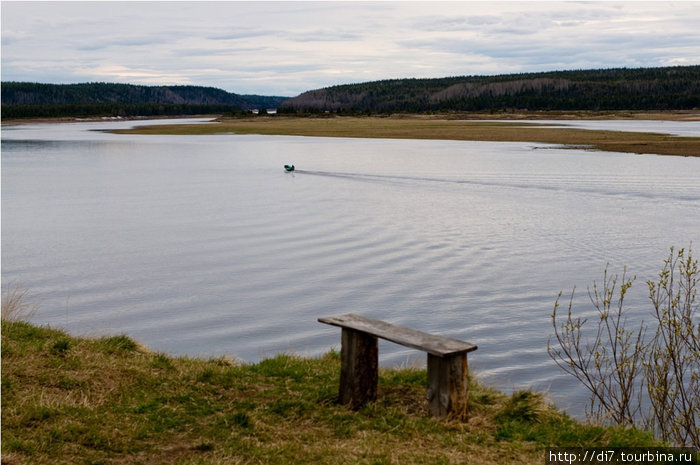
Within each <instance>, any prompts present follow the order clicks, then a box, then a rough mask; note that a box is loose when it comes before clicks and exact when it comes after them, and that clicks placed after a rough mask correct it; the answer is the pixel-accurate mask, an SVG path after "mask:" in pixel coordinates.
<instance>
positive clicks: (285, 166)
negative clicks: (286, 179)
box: [284, 165, 294, 171]
mask: <svg viewBox="0 0 700 465" xmlns="http://www.w3.org/2000/svg"><path fill="white" fill-rule="evenodd" d="M284 169H285V170H287V171H294V165H284Z"/></svg>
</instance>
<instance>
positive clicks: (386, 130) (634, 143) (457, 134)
mask: <svg viewBox="0 0 700 465" xmlns="http://www.w3.org/2000/svg"><path fill="white" fill-rule="evenodd" d="M550 126H551V125H547V126H543V125H541V124H538V123H537V121H536V120H532V121H528V122H525V123H524V122H509V121H504V120H493V121H470V120H456V119H446V118H421V117H372V116H370V117H325V118H323V117H320V118H319V117H316V118H314V117H307V118H302V117H286V116H262V117H252V118H220V119H218V120H217V121H215V122H212V123H198V124H177V123H174V124H167V125H157V126H143V127H137V128H133V129H127V130H116V131H111V132H114V133H119V134H163V135H165V134H170V135H216V134H260V135H286V136H312V137H353V138H389V139H442V140H469V141H490V142H532V143H543V144H556V145H560V146H562V147H565V148H567V147H568V148H578V149H580V148H582V147H585V148H590V149H593V150H601V151H608V152H626V153H645V154H656V155H680V156H700V137H677V136H672V135H669V134H662V133H652V132H628V131H607V130H591V129H574V128H563V127H561V128H555V127H550Z"/></svg>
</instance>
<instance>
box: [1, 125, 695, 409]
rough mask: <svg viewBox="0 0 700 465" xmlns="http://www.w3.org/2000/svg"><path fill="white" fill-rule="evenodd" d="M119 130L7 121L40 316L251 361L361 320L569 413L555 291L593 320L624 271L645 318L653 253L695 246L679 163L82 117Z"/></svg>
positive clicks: (325, 338) (8, 163) (11, 234)
mask: <svg viewBox="0 0 700 465" xmlns="http://www.w3.org/2000/svg"><path fill="white" fill-rule="evenodd" d="M129 124H132V123H82V124H67V125H32V126H28V127H26V128H21V127H19V128H13V129H12V130H10V131H6V130H5V129H4V128H3V142H2V278H3V282H22V283H24V284H25V285H26V286H27V287H28V288H30V289H31V290H32V291H33V292H34V293H36V294H38V295H39V298H40V301H41V307H40V310H39V312H38V313H37V314H36V315H35V317H34V319H35V321H36V322H38V323H46V324H50V325H52V326H55V327H62V328H67V329H68V330H69V331H71V332H73V333H76V334H87V335H94V334H105V333H118V332H124V333H127V334H129V335H131V336H133V337H134V338H135V339H137V340H139V341H142V342H143V343H145V344H146V345H148V346H150V347H152V348H153V349H154V350H158V351H164V352H169V353H172V354H188V355H194V356H197V355H203V356H210V355H221V354H228V355H231V356H235V357H238V358H241V359H244V360H248V361H256V360H259V359H260V358H262V357H264V356H268V355H272V354H275V353H277V352H280V351H286V352H294V353H299V354H303V355H315V354H320V353H322V352H324V351H327V350H328V349H329V348H331V347H339V344H340V331H339V330H337V328H332V327H328V326H326V325H322V324H319V323H317V322H316V319H317V318H318V317H319V316H325V315H335V314H341V313H349V312H353V313H361V314H364V315H367V316H370V317H373V318H379V319H384V320H387V321H390V322H393V323H396V324H401V325H405V326H409V327H412V328H415V329H420V330H424V331H428V332H435V333H439V334H444V335H447V336H451V337H456V338H460V339H464V340H468V341H471V342H474V343H476V344H477V345H478V346H479V350H477V351H476V352H474V353H472V354H470V367H471V368H472V369H473V370H474V371H475V372H476V373H477V374H478V375H479V376H480V377H481V378H483V379H484V380H485V381H486V382H489V383H492V384H495V385H497V386H498V387H500V388H502V389H505V390H509V389H512V388H518V387H523V386H532V387H535V388H538V389H548V390H549V392H550V393H551V395H552V397H554V398H555V399H558V397H559V396H562V399H561V400H560V402H561V403H562V405H565V406H566V405H576V404H577V403H579V404H580V402H581V400H582V399H583V398H585V396H586V393H585V392H583V391H582V389H581V388H580V387H579V386H577V385H576V383H575V382H574V381H572V380H570V379H569V378H567V377H566V376H564V375H563V374H562V373H561V372H560V370H559V369H558V368H557V367H556V366H555V365H554V363H553V362H552V361H551V360H550V359H549V358H548V356H547V353H546V345H547V339H548V337H549V335H550V334H551V329H550V328H551V326H550V320H549V318H550V314H551V311H552V307H553V304H554V300H555V298H556V296H557V294H558V293H559V291H560V290H564V292H565V293H568V292H569V291H570V290H571V289H572V287H573V286H578V288H579V289H581V291H580V292H578V294H577V297H576V302H577V305H578V306H580V308H582V309H584V310H586V311H590V305H586V302H587V297H586V295H585V294H586V293H585V288H586V286H587V285H589V284H590V283H591V282H592V281H593V280H599V279H600V278H601V274H602V270H603V268H604V267H605V265H606V264H607V263H610V268H611V270H613V271H615V270H620V271H621V270H622V267H623V266H624V265H627V266H628V267H629V270H630V272H631V273H633V274H637V276H638V278H637V284H636V285H635V287H633V291H635V289H636V293H634V292H633V295H632V296H631V299H630V305H631V306H630V309H631V310H630V311H631V315H630V318H631V319H632V320H633V321H634V320H635V319H640V318H646V317H648V316H649V312H650V307H649V306H648V305H647V304H646V303H645V292H644V287H645V285H644V281H645V280H646V279H649V278H653V277H654V275H655V273H656V272H657V271H658V270H659V269H660V267H661V265H662V264H663V259H664V258H665V257H666V254H667V250H668V247H669V246H671V245H676V246H679V247H682V246H687V245H688V244H690V243H691V242H692V243H693V244H698V243H699V242H700V232H699V231H700V227H699V226H700V221H699V220H698V218H700V159H696V158H680V157H659V156H638V155H629V154H611V153H601V152H589V151H582V150H562V149H558V148H551V149H550V150H533V147H534V144H526V143H479V142H456V141H408V140H361V139H320V138H304V137H281V136H278V137H269V136H268V137H265V136H235V135H226V136H123V135H113V134H104V133H101V132H95V131H87V130H86V129H90V130H92V129H101V128H105V127H106V126H110V127H113V126H125V125H129ZM541 145H542V144H538V146H541ZM287 163H294V164H295V165H296V167H297V171H295V172H293V173H287V172H285V171H284V169H283V165H284V164H287ZM380 357H381V361H382V363H384V364H386V365H398V364H409V365H413V364H424V354H422V353H419V352H416V351H413V350H410V349H406V348H404V347H402V346H397V345H394V344H390V343H381V345H380Z"/></svg>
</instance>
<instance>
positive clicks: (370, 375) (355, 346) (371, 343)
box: [339, 328, 379, 409]
mask: <svg viewBox="0 0 700 465" xmlns="http://www.w3.org/2000/svg"><path fill="white" fill-rule="evenodd" d="M340 358H341V367H340V395H339V399H340V403H341V404H344V405H349V406H350V407H351V408H353V409H358V408H360V407H361V406H362V405H363V404H365V403H367V402H374V401H375V400H377V377H378V374H377V365H378V360H379V357H378V344H377V338H376V336H372V335H370V334H367V333H363V332H360V331H355V330H352V329H346V328H343V334H342V345H341V353H340Z"/></svg>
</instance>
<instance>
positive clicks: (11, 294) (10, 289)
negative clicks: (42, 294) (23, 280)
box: [0, 284, 37, 321]
mask: <svg viewBox="0 0 700 465" xmlns="http://www.w3.org/2000/svg"><path fill="white" fill-rule="evenodd" d="M36 310H37V303H36V302H35V301H34V299H33V297H32V296H31V295H30V293H29V291H28V290H27V289H26V288H25V287H24V286H21V285H17V284H3V285H2V311H1V313H0V315H2V319H3V320H8V321H20V320H27V319H29V318H31V317H32V315H34V313H35V312H36Z"/></svg>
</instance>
